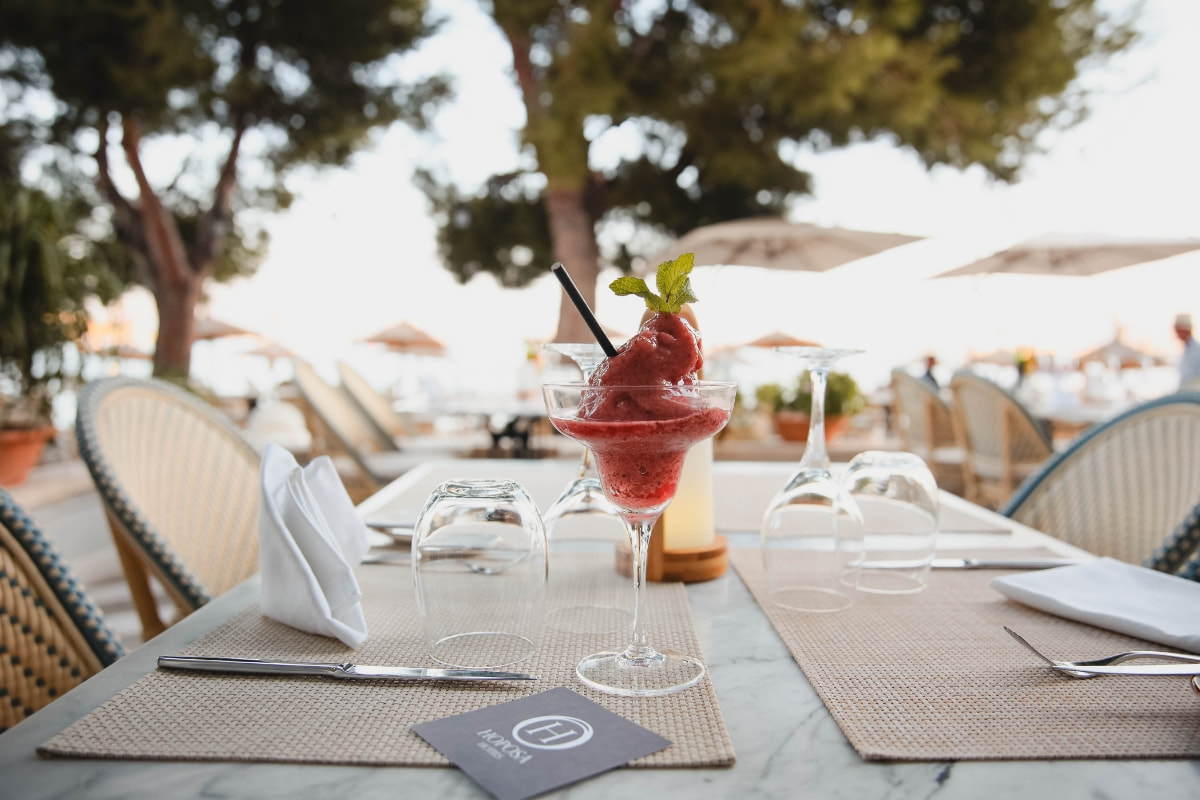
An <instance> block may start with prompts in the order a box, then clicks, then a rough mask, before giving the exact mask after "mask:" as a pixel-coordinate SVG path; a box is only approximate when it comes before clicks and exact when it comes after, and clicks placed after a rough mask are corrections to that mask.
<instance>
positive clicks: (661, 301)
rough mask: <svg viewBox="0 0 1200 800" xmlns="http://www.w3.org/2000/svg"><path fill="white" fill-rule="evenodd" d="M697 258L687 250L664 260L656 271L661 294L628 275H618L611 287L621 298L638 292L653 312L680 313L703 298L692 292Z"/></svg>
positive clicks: (640, 280)
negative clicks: (687, 304)
mask: <svg viewBox="0 0 1200 800" xmlns="http://www.w3.org/2000/svg"><path fill="white" fill-rule="evenodd" d="M695 263H696V258H695V256H694V255H693V254H692V253H684V254H683V255H681V256H679V257H678V258H676V259H674V260H672V261H664V262H663V263H661V264H659V265H658V271H657V272H656V274H655V281H654V282H655V285H656V287H657V288H658V293H657V294H656V293H654V292H652V291H650V288H649V287H648V286H646V282H645V281H644V280H642V279H641V278H633V277H630V276H628V275H627V276H625V277H623V278H617V279H616V280H615V281H613V282H612V283H611V284H609V288H610V289H612V290H613V293H614V294H616V295H617V296H619V297H623V296H625V295H629V294H635V295H637V296H638V297H640V298H642V299H643V300H645V301H646V308H648V309H650V310H651V311H658V312H663V311H665V312H667V313H670V314H678V313H679V310H680V309H681V308H683V306H684V304H685V303H695V302H696V301H697V300H698V299H699V298H698V297H696V295H695V293H694V292H693V291H692V279H691V278H690V277H689V276H690V275H691V272H692V269H693V267H694V265H695Z"/></svg>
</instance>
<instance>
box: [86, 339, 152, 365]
mask: <svg viewBox="0 0 1200 800" xmlns="http://www.w3.org/2000/svg"><path fill="white" fill-rule="evenodd" d="M96 355H98V356H101V357H103V358H128V359H132V360H135V361H151V360H153V359H154V353H151V352H149V351H147V350H143V349H142V348H140V347H138V346H136V345H132V344H127V343H124V342H122V343H121V344H114V345H112V346H111V347H104V348H101V349H100V350H97V351H96Z"/></svg>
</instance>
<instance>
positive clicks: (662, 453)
mask: <svg viewBox="0 0 1200 800" xmlns="http://www.w3.org/2000/svg"><path fill="white" fill-rule="evenodd" d="M693 264H694V259H693V258H692V255H691V254H690V253H687V254H684V255H682V256H680V257H679V258H677V259H675V260H674V261H667V262H665V263H663V264H660V265H659V267H658V274H657V275H656V276H655V284H656V288H657V289H658V292H651V291H650V289H649V288H648V287H647V286H646V282H645V281H644V280H642V279H641V278H618V279H617V280H616V281H613V283H612V284H611V288H612V289H613V291H615V292H616V293H617V294H635V295H638V296H639V297H642V298H644V299H645V301H646V306H647V307H648V308H649V309H650V311H651V312H653V313H652V314H650V315H649V316H648V318H647V319H646V320H645V321H644V322H643V323H642V326H641V329H640V330H638V332H637V334H635V335H634V337H633V338H632V339H630V340H629V341H628V342H626V343H625V344H624V345H622V346H621V347H620V348H619V349H617V350H616V351H615V352H613V354H612V355H611V356H610V357H609V358H607V359H606V360H604V361H603V362H601V363H600V365H599V366H597V367H596V369H595V370H594V371H593V372H592V374H591V376H590V377H589V378H588V381H587V383H560V384H553V383H547V384H543V386H542V392H543V394H544V395H545V398H546V408H547V409H548V410H549V411H550V421H551V423H553V424H554V427H555V428H557V429H558V430H559V431H561V432H562V433H564V434H566V435H567V436H570V437H571V438H573V439H576V440H578V441H580V442H582V443H583V444H585V445H587V446H588V447H589V448H591V450H592V454H593V455H594V456H595V457H596V470H597V472H599V473H600V483H601V485H602V486H603V488H604V495H605V497H607V498H608V499H609V501H610V502H611V503H612V504H613V505H614V506H615V507H616V509H617V513H618V515H619V516H620V517H621V520H622V521H623V522H624V523H625V527H626V530H627V532H628V534H629V543H630V546H631V548H632V555H633V575H634V581H633V586H634V603H633V632H632V635H631V636H630V642H629V646H628V647H626V648H625V649H624V650H621V651H604V652H601V653H594V654H592V655H590V656H588V657H586V658H584V659H583V660H582V661H580V662H579V666H577V667H576V668H575V674H576V675H578V676H579V679H580V680H581V681H583V682H584V684H586V685H587V686H590V687H592V688H594V689H598V690H600V691H603V692H609V693H611V694H619V695H624V696H627V697H653V696H657V695H664V694H670V693H672V692H678V691H682V690H684V689H686V688H688V687H689V686H695V685H696V684H697V683H699V682H700V680H701V679H702V678H703V677H704V673H705V668H704V664H703V663H702V662H701V661H700V660H699V659H696V658H693V657H691V656H687V655H683V654H682V653H672V652H670V651H665V652H659V651H657V650H655V649H654V648H653V647H652V646H651V645H650V637H649V636H648V634H647V633H646V624H645V617H644V615H643V614H642V613H641V611H640V609H641V607H642V605H643V603H644V600H645V586H646V555H647V552H648V550H649V545H650V540H651V536H652V535H653V530H654V523H655V521H656V520H657V519H658V516H659V514H660V513H662V511H663V509H665V508H666V507H667V505H668V504H669V503H670V502H671V499H672V498H673V497H674V496H675V489H676V487H677V485H678V484H679V474H680V472H682V471H683V457H684V455H685V454H686V453H687V451H688V448H689V447H691V446H692V445H693V444H695V443H696V442H698V441H700V440H702V439H706V438H708V437H709V436H712V435H713V434H715V433H716V432H717V431H719V430H721V428H722V427H724V425H725V423H726V422H728V421H729V415H730V413H731V412H732V410H733V401H734V396H735V395H736V393H737V385H736V384H733V383H720V382H715V381H702V380H700V379H699V372H700V367H701V366H702V365H703V364H704V357H703V356H702V355H701V352H700V337H699V335H698V334H697V333H696V329H695V328H694V327H693V326H692V325H691V324H689V323H688V321H687V320H686V319H684V317H683V315H682V314H681V313H680V312H681V311H683V310H684V309H683V305H684V304H685V303H690V302H694V301H695V299H696V298H695V296H694V295H693V294H692V289H691V283H690V281H689V280H688V273H690V272H691V271H692V266H693ZM564 286H566V284H564ZM568 293H570V290H568ZM576 305H577V306H579V307H580V311H581V312H586V313H585V314H584V316H585V319H587V320H589V322H588V326H589V327H590V328H591V329H592V330H598V329H599V323H597V322H595V319H594V318H593V317H591V311H590V310H588V309H587V307H586V306H585V305H583V304H582V303H580V302H577V303H576ZM602 343H604V342H603V340H602ZM606 351H608V352H612V348H611V346H610V347H608V348H606Z"/></svg>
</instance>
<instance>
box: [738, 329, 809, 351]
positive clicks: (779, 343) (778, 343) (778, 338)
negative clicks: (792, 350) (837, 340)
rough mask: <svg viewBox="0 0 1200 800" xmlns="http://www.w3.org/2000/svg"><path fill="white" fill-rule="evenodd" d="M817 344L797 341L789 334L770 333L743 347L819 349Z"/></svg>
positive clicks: (802, 340) (780, 332) (781, 332)
mask: <svg viewBox="0 0 1200 800" xmlns="http://www.w3.org/2000/svg"><path fill="white" fill-rule="evenodd" d="M820 346H821V345H820V344H818V343H817V342H811V341H808V340H807V339H797V338H796V337H795V336H792V335H791V334H790V333H784V332H783V331H771V332H770V333H766V334H763V335H762V336H760V337H758V338H757V339H755V340H754V341H752V342H746V344H745V347H820Z"/></svg>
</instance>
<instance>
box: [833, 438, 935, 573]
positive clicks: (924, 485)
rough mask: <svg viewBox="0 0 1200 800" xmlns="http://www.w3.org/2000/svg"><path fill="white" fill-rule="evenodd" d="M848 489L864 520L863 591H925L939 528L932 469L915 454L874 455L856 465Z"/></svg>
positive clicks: (857, 460)
mask: <svg viewBox="0 0 1200 800" xmlns="http://www.w3.org/2000/svg"><path fill="white" fill-rule="evenodd" d="M842 483H843V485H844V486H845V489H846V491H847V492H848V493H849V494H850V496H851V497H853V498H854V501H855V505H857V506H858V510H859V512H860V513H861V515H862V522H861V524H862V526H863V527H862V561H861V562H860V564H859V568H858V570H857V584H856V585H857V587H858V589H859V590H860V591H864V592H875V593H879V594H910V593H913V592H919V591H921V590H922V589H924V588H925V584H926V583H927V582H928V581H929V567H930V564H931V563H932V561H933V553H934V548H935V546H936V544H937V528H938V489H937V483H936V482H935V481H934V478H933V473H932V472H930V470H929V467H928V465H927V464H926V463H925V462H924V461H923V460H922V459H921V458H920V457H919V456H916V455H914V454H912V453H900V452H887V451H882V450H869V451H867V452H865V453H859V454H858V455H857V456H855V457H854V458H853V459H851V461H850V464H849V466H848V467H847V468H846V473H845V475H843V477H842Z"/></svg>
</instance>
